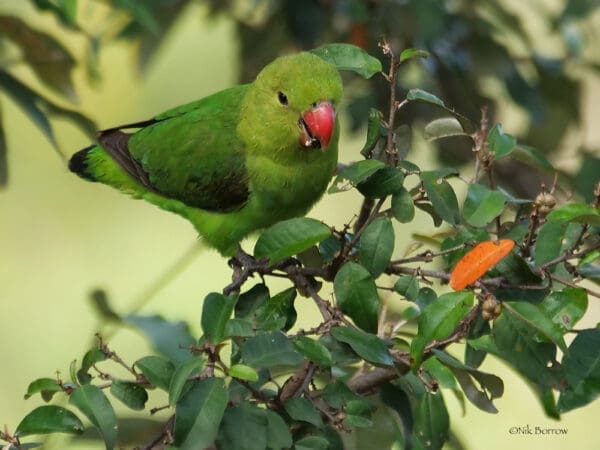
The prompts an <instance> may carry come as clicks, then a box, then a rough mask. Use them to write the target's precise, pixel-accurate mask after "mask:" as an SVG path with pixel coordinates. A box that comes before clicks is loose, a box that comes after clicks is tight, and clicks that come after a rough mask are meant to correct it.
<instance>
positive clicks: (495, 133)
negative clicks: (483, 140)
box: [487, 123, 517, 159]
mask: <svg viewBox="0 0 600 450" xmlns="http://www.w3.org/2000/svg"><path fill="white" fill-rule="evenodd" d="M487 144H488V149H489V150H490V151H491V152H492V153H494V159H500V158H504V157H505V156H508V155H510V154H511V153H512V151H513V150H514V149H515V146H516V145H517V140H516V138H515V137H514V136H512V135H510V134H508V133H505V132H504V130H503V129H502V125H501V124H499V123H497V124H496V125H494V126H493V127H492V129H491V130H490V132H489V133H488V138H487Z"/></svg>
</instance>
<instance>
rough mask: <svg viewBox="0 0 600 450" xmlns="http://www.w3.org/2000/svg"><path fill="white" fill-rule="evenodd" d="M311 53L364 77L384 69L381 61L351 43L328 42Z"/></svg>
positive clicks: (341, 68) (339, 67)
mask: <svg viewBox="0 0 600 450" xmlns="http://www.w3.org/2000/svg"><path fill="white" fill-rule="evenodd" d="M311 53H313V54H315V55H317V56H319V57H321V58H323V59H324V60H325V61H327V62H329V63H331V64H333V65H334V66H335V67H337V69H338V70H351V71H353V72H356V73H357V74H359V75H360V76H361V77H363V78H371V77H372V76H373V75H375V74H376V73H379V72H381V69H382V68H381V61H379V60H378V59H377V58H374V57H372V56H371V55H369V54H368V53H367V52H365V51H364V50H363V49H362V48H360V47H357V46H355V45H351V44H328V45H324V46H322V47H318V48H315V49H313V50H311Z"/></svg>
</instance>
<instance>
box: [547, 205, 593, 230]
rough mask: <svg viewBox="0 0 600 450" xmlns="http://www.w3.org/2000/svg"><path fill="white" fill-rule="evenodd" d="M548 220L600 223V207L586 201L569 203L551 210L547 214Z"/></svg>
mask: <svg viewBox="0 0 600 450" xmlns="http://www.w3.org/2000/svg"><path fill="white" fill-rule="evenodd" d="M546 219H547V220H548V222H556V223H564V222H577V223H586V224H589V225H600V209H599V208H594V207H593V206H590V205H586V204H585V203H567V204H565V205H561V206H559V207H558V208H556V209H554V210H552V211H550V213H549V214H548V216H546Z"/></svg>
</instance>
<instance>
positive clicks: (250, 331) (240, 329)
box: [225, 318, 256, 337]
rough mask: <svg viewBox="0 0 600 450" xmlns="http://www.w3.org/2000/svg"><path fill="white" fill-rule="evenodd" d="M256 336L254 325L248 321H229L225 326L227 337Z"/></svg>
mask: <svg viewBox="0 0 600 450" xmlns="http://www.w3.org/2000/svg"><path fill="white" fill-rule="evenodd" d="M255 334H256V330H255V329H254V324H253V323H252V322H251V321H250V320H246V319H235V318H234V319H229V321H228V322H227V325H225V335H226V336H227V337H250V336H254V335H255Z"/></svg>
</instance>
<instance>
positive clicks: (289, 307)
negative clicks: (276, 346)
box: [252, 287, 298, 331]
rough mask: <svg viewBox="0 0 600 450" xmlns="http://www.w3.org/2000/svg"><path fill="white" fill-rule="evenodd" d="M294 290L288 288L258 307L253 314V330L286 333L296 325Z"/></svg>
mask: <svg viewBox="0 0 600 450" xmlns="http://www.w3.org/2000/svg"><path fill="white" fill-rule="evenodd" d="M295 299H296V288H293V287H292V288H288V289H286V290H284V291H281V292H279V293H278V294H276V295H274V296H273V297H271V298H270V299H269V300H267V301H265V302H264V303H262V304H261V305H259V306H258V307H257V308H256V310H255V311H254V314H253V318H252V320H253V323H254V328H255V329H257V330H265V331H272V330H280V329H282V330H284V331H287V330H289V329H290V328H292V327H293V326H294V324H295V323H296V318H297V316H298V315H297V313H296V309H295V308H294V300H295Z"/></svg>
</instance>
